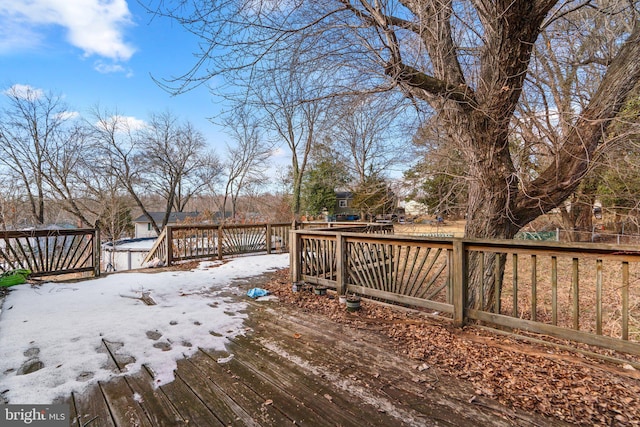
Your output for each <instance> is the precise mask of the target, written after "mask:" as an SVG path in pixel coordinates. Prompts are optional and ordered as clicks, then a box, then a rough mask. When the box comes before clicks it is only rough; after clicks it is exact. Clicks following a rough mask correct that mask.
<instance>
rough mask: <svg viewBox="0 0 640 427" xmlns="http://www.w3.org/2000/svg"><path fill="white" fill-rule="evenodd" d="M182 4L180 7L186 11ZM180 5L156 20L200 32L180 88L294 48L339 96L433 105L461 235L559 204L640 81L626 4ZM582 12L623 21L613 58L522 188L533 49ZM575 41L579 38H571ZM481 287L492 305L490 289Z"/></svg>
mask: <svg viewBox="0 0 640 427" xmlns="http://www.w3.org/2000/svg"><path fill="white" fill-rule="evenodd" d="M161 3H163V2H161ZM186 3H188V5H189V7H183V6H185V4H186ZM167 4H168V3H167ZM177 5H178V6H177V7H175V8H173V9H171V8H162V7H160V8H159V10H160V13H164V14H166V15H169V16H173V17H176V18H177V19H178V20H179V21H180V22H181V23H182V24H184V25H185V26H187V27H188V28H189V29H190V30H191V31H193V32H194V33H196V34H198V35H200V36H201V37H202V51H201V52H199V53H200V54H201V57H200V61H198V63H197V64H196V65H195V66H194V68H193V69H192V70H191V71H190V72H188V73H187V74H185V76H183V78H182V79H179V80H177V83H178V86H177V87H174V89H175V90H176V91H178V92H179V91H181V90H184V89H186V88H188V87H190V86H191V85H192V84H194V83H195V84H198V83H203V82H206V81H209V79H210V78H211V77H212V76H214V75H217V74H225V75H227V76H228V77H230V78H232V77H233V76H235V75H237V74H238V72H239V71H242V70H249V71H256V70H257V68H256V67H255V65H256V64H258V63H259V62H260V61H261V60H262V59H263V58H264V57H266V56H269V55H270V54H271V53H272V52H278V51H281V50H286V49H287V47H290V46H296V48H297V49H300V47H302V49H301V51H302V52H304V54H305V55H306V56H308V57H315V58H318V59H319V58H321V59H322V61H324V63H325V64H330V65H331V66H332V67H333V69H332V73H333V76H334V79H333V86H334V88H335V90H336V91H343V92H344V91H348V88H357V89H361V90H382V89H384V87H385V86H386V88H392V87H394V88H397V89H399V90H401V91H402V92H403V93H404V94H405V95H406V96H407V97H408V98H409V99H410V100H412V101H413V102H415V103H416V105H418V106H419V107H421V108H429V109H431V110H432V111H433V112H434V113H435V114H437V116H438V120H439V123H440V125H441V126H442V127H443V128H444V129H445V131H446V133H447V139H448V143H450V144H453V145H455V146H456V147H457V148H458V149H459V150H460V153H461V154H462V156H463V158H464V159H465V162H466V164H467V170H466V177H467V182H468V185H469V193H468V194H469V200H468V207H467V226H466V235H467V236H469V237H476V238H511V237H513V236H514V235H515V233H516V232H517V231H518V230H519V229H520V228H521V227H523V226H524V225H526V224H527V223H529V222H530V221H532V220H533V219H535V218H537V217H538V216H539V215H541V214H543V213H546V212H549V211H550V210H551V209H554V208H555V207H557V206H559V205H560V204H561V203H563V202H564V200H566V198H567V197H569V196H570V195H571V194H572V193H573V192H574V190H575V189H576V187H577V186H578V185H579V183H580V182H581V180H582V179H583V178H584V176H585V174H586V172H587V171H588V169H589V166H590V164H591V162H592V160H593V156H594V153H595V151H596V149H597V148H598V146H599V145H600V143H601V141H602V136H603V134H604V133H605V132H606V130H607V128H608V126H609V125H610V123H611V121H612V120H613V119H614V118H615V116H616V115H617V113H618V112H619V110H620V108H621V107H622V105H623V104H624V102H625V99H626V97H627V96H628V94H629V93H630V91H631V90H632V88H633V87H634V86H635V85H636V83H637V82H638V81H639V80H640V61H638V60H637V58H638V57H639V56H640V25H639V23H638V17H637V12H636V10H635V9H634V7H635V3H633V2H631V3H627V2H625V3H622V2H611V3H608V2H603V3H602V4H597V3H595V2H593V1H591V0H585V1H584V2H581V3H578V4H576V3H575V2H559V1H557V0H509V1H503V0H497V1H496V0H474V1H471V2H457V1H453V0H444V1H442V0H408V1H402V2H398V1H395V0H380V1H375V2H371V1H368V0H360V1H358V2H354V1H349V0H330V1H323V2H318V1H310V0H309V1H305V0H301V1H297V2H273V1H267V0H263V1H260V0H256V1H251V2H245V1H228V2H222V3H220V2H206V1H201V0H193V1H189V2H186V1H183V2H177ZM161 6H162V4H161ZM585 11H586V12H590V15H589V16H590V17H591V22H593V20H594V19H595V16H597V15H600V14H607V15H608V16H610V17H611V18H612V19H615V18H618V17H623V18H624V19H627V20H628V21H629V22H631V23H632V25H631V26H630V27H629V29H628V30H626V29H624V28H623V27H622V26H620V27H617V28H616V30H618V31H619V32H618V34H617V37H616V39H615V40H616V43H614V44H613V46H611V48H612V51H611V52H612V55H611V56H610V60H609V61H608V62H607V63H606V64H603V66H602V68H601V69H600V73H599V74H598V75H597V76H595V78H596V82H597V84H596V86H597V89H595V90H594V91H593V92H592V94H591V96H590V97H589V98H588V100H585V103H584V104H581V105H580V111H579V112H577V114H576V116H575V119H574V120H573V121H572V123H571V129H570V131H569V132H568V133H566V134H564V135H562V137H561V139H560V140H559V141H558V150H557V154H556V156H555V157H554V158H553V159H552V161H551V162H549V163H548V164H547V165H546V167H544V168H542V169H541V170H540V171H539V172H538V173H537V174H536V175H535V177H533V178H532V179H530V180H527V181H523V180H521V179H520V178H519V175H518V171H517V169H516V166H515V162H514V157H513V153H512V152H511V147H510V135H511V134H512V127H511V122H512V119H513V118H514V114H515V112H516V109H517V107H518V105H519V103H520V100H521V95H522V93H523V89H524V88H525V86H526V78H527V76H528V74H529V65H530V63H531V60H532V55H533V50H534V46H535V45H536V43H550V44H551V46H552V47H554V48H555V46H558V47H557V49H562V46H561V45H557V44H556V39H557V34H559V33H560V32H558V33H556V32H555V28H554V25H555V24H556V23H558V22H561V21H571V20H573V19H577V18H576V16H577V15H576V14H577V13H578V12H580V13H582V12H585ZM579 19H581V20H582V19H583V17H582V16H580V17H579ZM581 22H583V23H584V22H585V21H581ZM580 28H582V25H580ZM543 33H544V34H545V35H546V36H547V37H548V38H547V39H546V40H544V39H543V38H541V37H540V36H541V34H543ZM575 37H576V39H582V38H584V37H586V36H585V35H584V34H581V33H580V32H576V33H575ZM576 60H579V58H576ZM329 68H330V67H329V65H327V66H326V68H325V69H329ZM470 262H471V263H472V268H471V269H470V270H471V271H473V276H472V277H471V278H470V281H471V286H470V290H469V292H468V295H467V296H468V298H469V300H470V301H472V303H473V304H472V306H473V307H474V308H477V307H478V304H480V303H481V301H482V300H483V298H481V297H480V292H481V289H482V287H481V283H482V281H483V277H484V278H485V279H486V280H485V282H486V283H495V282H497V281H494V280H492V279H493V278H494V272H495V268H494V262H495V260H494V259H491V260H489V261H488V262H487V263H486V266H485V269H484V271H482V269H481V268H473V263H474V262H477V260H471V261H470ZM501 268H502V267H501ZM485 289H486V290H487V294H488V298H485V299H487V300H489V301H491V300H492V298H490V296H491V295H493V292H494V289H493V287H492V286H488V287H485Z"/></svg>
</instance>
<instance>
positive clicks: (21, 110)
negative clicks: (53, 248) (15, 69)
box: [0, 85, 69, 225]
mask: <svg viewBox="0 0 640 427" xmlns="http://www.w3.org/2000/svg"><path fill="white" fill-rule="evenodd" d="M4 93H5V95H6V99H7V101H8V106H7V107H6V108H4V109H3V111H2V118H1V120H0V163H1V164H3V165H4V166H5V167H6V168H7V169H8V170H10V171H11V172H12V173H13V174H14V176H15V177H17V178H18V179H19V180H20V181H21V183H22V186H23V188H24V191H25V192H26V194H27V199H28V202H29V207H30V211H31V217H32V222H33V223H35V224H36V225H42V224H44V221H45V200H46V193H47V192H48V188H47V182H46V179H45V170H46V168H47V165H48V160H49V157H50V156H52V155H55V154H54V153H53V150H55V149H56V148H59V147H60V146H61V145H62V140H63V138H64V136H63V134H64V130H65V126H66V125H67V122H68V120H69V116H68V114H67V107H66V105H65V104H64V103H63V102H62V97H61V96H58V95H54V94H52V93H46V94H45V93H43V92H42V91H40V90H37V89H34V88H32V87H30V86H19V85H14V86H12V87H11V88H9V89H8V90H6V91H5V92H4Z"/></svg>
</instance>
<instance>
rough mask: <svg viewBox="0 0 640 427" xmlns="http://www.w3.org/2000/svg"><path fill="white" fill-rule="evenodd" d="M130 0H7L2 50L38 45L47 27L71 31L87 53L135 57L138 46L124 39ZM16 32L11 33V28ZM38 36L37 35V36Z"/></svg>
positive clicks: (2, 7)
mask: <svg viewBox="0 0 640 427" xmlns="http://www.w3.org/2000/svg"><path fill="white" fill-rule="evenodd" d="M131 24H132V21H131V13H130V12H129V8H128V6H127V2H126V0H32V1H24V0H8V1H7V0H5V1H3V2H1V3H0V28H2V30H0V36H3V37H2V39H3V41H2V42H0V51H3V50H7V49H8V48H9V47H10V46H11V45H9V44H8V42H7V41H6V38H5V36H7V37H8V38H10V39H11V43H13V44H14V45H17V46H16V48H17V47H25V46H29V45H31V46H33V45H37V44H38V43H39V41H40V40H41V39H42V38H43V36H41V35H40V34H41V32H42V31H44V26H47V25H58V26H61V27H63V28H65V29H66V30H67V40H68V41H69V43H71V44H72V45H74V46H76V47H78V48H80V49H82V51H83V52H84V54H85V55H86V56H91V55H99V56H102V57H106V58H111V59H113V60H118V61H126V60H128V59H129V58H131V55H133V53H134V51H135V49H134V48H133V46H131V45H130V44H129V43H127V42H125V40H124V34H123V31H124V29H125V28H126V27H127V26H129V25H131ZM12 28H13V29H14V30H16V32H11V33H9V31H12V30H11V29H12ZM34 36H35V37H34Z"/></svg>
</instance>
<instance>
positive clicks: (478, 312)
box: [290, 230, 640, 354]
mask: <svg viewBox="0 0 640 427" xmlns="http://www.w3.org/2000/svg"><path fill="white" fill-rule="evenodd" d="M291 239H292V240H291V242H292V243H291V244H292V248H291V251H290V252H291V258H292V261H291V269H292V279H293V280H294V281H299V280H304V281H305V282H308V283H312V284H322V285H325V286H329V287H333V288H335V289H336V290H337V291H338V293H340V294H344V293H357V294H360V295H363V296H370V297H375V298H380V299H383V300H387V301H392V302H396V303H400V304H406V305H411V306H416V307H422V308H425V309H429V310H432V311H437V312H438V313H439V314H441V315H444V316H447V317H449V318H451V319H452V321H453V322H454V323H456V324H459V325H461V324H464V323H465V322H468V321H470V320H474V321H478V322H480V323H482V324H485V325H489V326H494V327H501V328H504V327H506V328H511V329H516V330H525V331H531V332H536V333H541V334H546V335H551V336H555V337H558V338H562V339H569V340H573V341H577V342H582V343H586V344H589V345H596V346H601V347H605V348H611V349H614V350H617V351H623V352H627V353H633V354H640V249H638V248H637V247H628V246H627V247H623V246H612V245H598V244H561V243H557V242H525V241H515V240H508V241H484V240H465V239H457V238H419V237H401V236H388V235H363V234H355V233H342V232H337V231H314V230H298V231H293V232H292V237H291ZM496 257H498V258H499V257H502V259H503V263H502V267H501V264H500V263H497V264H496V265H497V266H498V267H497V268H498V269H500V268H503V270H504V274H499V273H500V271H496V273H498V274H489V273H491V271H488V270H490V269H491V268H493V267H489V265H490V262H489V261H490V260H491V259H492V258H496ZM472 259H473V260H474V262H470V260H472ZM471 266H476V267H473V268H476V269H479V271H482V272H484V274H482V275H481V276H482V277H483V280H482V281H481V287H482V292H484V291H485V288H486V287H490V286H491V285H494V284H497V286H496V289H497V290H498V291H497V292H495V293H493V294H491V293H489V294H490V295H491V297H490V298H491V300H490V301H487V300H486V299H485V298H484V297H483V299H482V301H481V302H480V303H479V304H477V303H476V304H474V303H473V301H468V298H467V297H466V296H467V295H468V293H469V288H468V286H469V285H468V284H469V283H471V279H470V278H471V275H472V273H473V271H471ZM496 278H497V279H496ZM490 280H491V281H492V282H491V283H489V281H490ZM496 281H497V283H496ZM472 307H475V308H472Z"/></svg>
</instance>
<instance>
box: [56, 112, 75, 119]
mask: <svg viewBox="0 0 640 427" xmlns="http://www.w3.org/2000/svg"><path fill="white" fill-rule="evenodd" d="M57 117H58V118H59V119H60V120H71V119H75V118H77V117H80V113H79V112H77V111H64V112H62V113H59V114H58V115H57Z"/></svg>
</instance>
